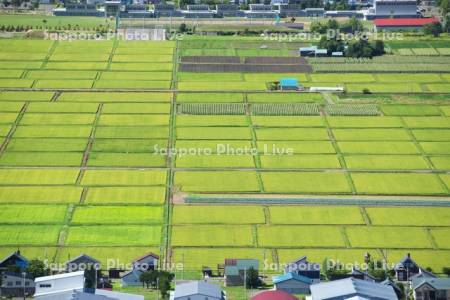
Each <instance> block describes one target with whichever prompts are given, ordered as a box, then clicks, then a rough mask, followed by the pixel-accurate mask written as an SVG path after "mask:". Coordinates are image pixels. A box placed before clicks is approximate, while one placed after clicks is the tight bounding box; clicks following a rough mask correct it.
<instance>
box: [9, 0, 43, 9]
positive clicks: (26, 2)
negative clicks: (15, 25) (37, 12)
mask: <svg viewBox="0 0 450 300" xmlns="http://www.w3.org/2000/svg"><path fill="white" fill-rule="evenodd" d="M2 4H3V6H5V7H14V8H19V7H26V8H29V9H37V8H39V1H31V0H2Z"/></svg>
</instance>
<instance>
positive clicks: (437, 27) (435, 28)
mask: <svg viewBox="0 0 450 300" xmlns="http://www.w3.org/2000/svg"><path fill="white" fill-rule="evenodd" d="M423 33H425V34H426V35H432V36H434V37H438V36H439V35H440V34H441V33H442V25H441V23H439V22H435V23H430V24H425V25H424V26H423Z"/></svg>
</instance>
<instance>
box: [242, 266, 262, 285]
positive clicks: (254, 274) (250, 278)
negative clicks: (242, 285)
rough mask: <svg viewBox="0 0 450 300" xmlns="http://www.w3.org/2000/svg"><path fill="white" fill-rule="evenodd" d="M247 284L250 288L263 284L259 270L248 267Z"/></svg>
mask: <svg viewBox="0 0 450 300" xmlns="http://www.w3.org/2000/svg"><path fill="white" fill-rule="evenodd" d="M245 281H246V286H247V288H248V289H256V288H257V287H259V286H260V285H261V281H260V280H259V274H258V270H255V269H253V267H252V268H250V269H248V270H247V272H246V278H245Z"/></svg>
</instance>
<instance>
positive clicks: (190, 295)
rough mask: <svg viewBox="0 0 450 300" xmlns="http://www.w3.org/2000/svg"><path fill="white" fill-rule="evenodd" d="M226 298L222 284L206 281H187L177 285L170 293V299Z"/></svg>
mask: <svg viewBox="0 0 450 300" xmlns="http://www.w3.org/2000/svg"><path fill="white" fill-rule="evenodd" d="M204 299H208V300H225V299H226V296H225V293H224V292H223V291H222V290H221V288H220V286H218V285H216V284H211V283H208V282H206V281H202V280H200V281H185V282H180V283H177V284H176V285H175V291H173V292H171V293H170V300H204Z"/></svg>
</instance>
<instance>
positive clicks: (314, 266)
mask: <svg viewBox="0 0 450 300" xmlns="http://www.w3.org/2000/svg"><path fill="white" fill-rule="evenodd" d="M320 268H321V266H320V264H319V263H313V262H309V261H308V258H307V257H306V256H301V257H299V258H297V259H296V260H294V261H292V262H290V263H288V264H287V265H286V267H285V268H284V273H291V272H295V273H296V274H298V275H302V276H305V277H307V278H309V279H311V280H312V282H313V283H319V282H320Z"/></svg>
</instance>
